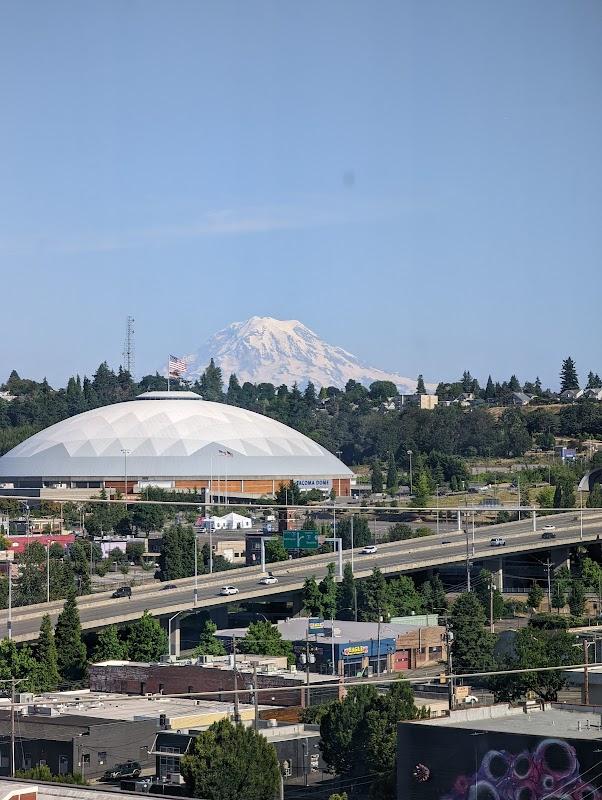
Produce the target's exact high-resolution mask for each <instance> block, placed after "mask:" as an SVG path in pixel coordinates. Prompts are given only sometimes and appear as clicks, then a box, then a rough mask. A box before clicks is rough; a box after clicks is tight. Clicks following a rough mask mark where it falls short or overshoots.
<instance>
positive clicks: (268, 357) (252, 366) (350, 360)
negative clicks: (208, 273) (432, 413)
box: [186, 317, 416, 392]
mask: <svg viewBox="0 0 602 800" xmlns="http://www.w3.org/2000/svg"><path fill="white" fill-rule="evenodd" d="M210 358H213V359H214V360H215V363H216V364H217V365H218V366H220V367H221V369H222V373H223V375H224V382H227V380H228V378H229V376H230V374H231V373H232V372H234V373H236V375H237V377H238V379H239V381H240V382H241V383H242V382H243V381H251V382H252V383H263V382H265V383H273V384H275V385H280V384H282V383H285V384H287V385H288V386H292V384H293V383H295V382H296V383H297V384H298V385H299V386H300V387H303V386H305V385H307V382H308V381H312V382H313V383H314V384H315V385H316V386H318V387H320V386H340V387H343V386H345V384H346V383H347V381H348V380H349V379H350V378H352V379H353V380H356V381H358V382H360V383H363V384H365V385H368V384H370V383H372V382H373V381H392V382H393V383H395V384H396V385H397V386H398V388H399V389H400V391H402V392H413V391H414V390H415V389H416V381H415V380H412V379H411V378H404V377H403V376H402V375H398V374H397V373H395V372H387V371H385V370H382V369H377V368H376V367H371V366H368V365H367V364H364V363H362V362H361V361H360V360H359V359H357V358H356V357H355V356H354V355H352V354H351V353H348V352H347V351H346V350H343V348H341V347H336V346H335V345H331V344H328V343H327V342H324V341H323V340H322V339H320V337H319V336H318V335H317V334H316V333H314V332H313V331H312V330H310V329H309V328H308V327H307V326H306V325H303V323H302V322H299V321H298V320H295V319H293V320H279V319H273V318H272V317H251V318H250V319H248V320H246V321H245V322H233V323H232V324H231V325H228V327H227V328H224V329H223V330H221V331H218V333H216V334H214V335H213V336H212V337H211V338H210V339H209V340H208V341H207V342H206V344H205V345H203V347H201V348H200V349H199V350H197V352H196V353H194V354H192V355H189V356H187V358H186V360H187V363H188V371H187V377H189V378H193V379H194V378H195V377H197V376H198V375H200V374H201V373H202V372H203V370H204V369H205V367H206V366H207V364H208V363H209V359H210Z"/></svg>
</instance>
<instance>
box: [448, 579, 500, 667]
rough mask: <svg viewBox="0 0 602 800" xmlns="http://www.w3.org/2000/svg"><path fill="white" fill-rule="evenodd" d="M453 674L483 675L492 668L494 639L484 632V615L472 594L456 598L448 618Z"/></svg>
mask: <svg viewBox="0 0 602 800" xmlns="http://www.w3.org/2000/svg"><path fill="white" fill-rule="evenodd" d="M450 627H451V629H452V631H453V634H454V638H453V645H452V654H453V664H454V671H455V672H459V673H461V672H485V671H487V670H491V669H493V667H494V664H495V661H494V658H493V645H494V641H495V637H494V635H493V634H491V633H489V631H487V630H485V612H484V610H483V606H482V605H481V603H480V602H479V600H478V598H477V596H476V595H475V594H473V593H472V592H464V594H461V595H459V597H458V598H457V600H456V601H455V603H454V605H453V606H452V612H451V617H450Z"/></svg>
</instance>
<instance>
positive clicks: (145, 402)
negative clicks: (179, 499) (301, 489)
mask: <svg viewBox="0 0 602 800" xmlns="http://www.w3.org/2000/svg"><path fill="white" fill-rule="evenodd" d="M124 451H127V475H128V477H131V478H132V479H135V478H142V479H145V480H147V479H161V478H163V479H166V478H197V477H203V478H205V477H210V476H211V475H213V476H214V477H216V476H218V475H221V476H225V475H226V474H227V475H228V477H231V478H251V477H252V478H257V477H265V478H276V477H287V478H288V477H290V478H294V477H327V478H332V477H341V478H348V477H350V476H351V474H352V473H351V471H350V470H349V469H348V468H347V467H346V466H345V465H344V464H343V463H342V462H341V461H339V459H338V458H336V457H335V456H333V455H332V453H329V452H328V451H327V450H325V449H324V448H323V447H321V446H320V445H319V444H317V443H316V442H314V441H312V440H311V439H309V438H308V437H307V436H304V435H303V434H302V433H299V432H298V431H295V430H293V429H292V428H289V427H288V426H286V425H283V424H282V423H280V422H277V421H276V420H273V419H270V418H269V417H265V416H263V415H261V414H256V413H255V412H253V411H247V410H246V409H242V408H236V407H234V406H229V405H226V404H224V403H212V402H209V401H206V400H202V398H201V397H200V396H199V395H196V394H194V393H193V392H149V393H146V394H145V395H141V396H140V397H139V398H137V399H136V400H130V401H128V402H125V403H115V404H114V405H110V406H103V407H101V408H96V409H93V410H91V411H86V412H84V413H83V414H78V415H76V416H74V417H70V418H69V419H66V420H63V421H62V422H58V423H57V424H56V425H51V426H50V427H49V428H46V429H45V430H43V431H40V432H39V433H36V434H34V435H33V436H30V437H29V439H26V440H25V441H24V442H21V444H19V445H17V446H16V447H14V448H13V449H12V450H10V451H9V452H8V453H6V454H5V455H4V456H2V457H1V458H0V477H3V478H20V477H38V476H39V477H44V478H77V477H82V478H123V475H124V471H125V468H126V464H125V456H126V453H125V452H124Z"/></svg>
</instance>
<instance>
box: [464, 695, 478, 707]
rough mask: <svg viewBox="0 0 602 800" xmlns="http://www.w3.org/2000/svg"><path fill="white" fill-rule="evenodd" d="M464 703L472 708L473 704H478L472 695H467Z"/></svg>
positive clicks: (475, 697) (476, 698)
mask: <svg viewBox="0 0 602 800" xmlns="http://www.w3.org/2000/svg"><path fill="white" fill-rule="evenodd" d="M464 702H465V703H466V705H467V706H474V704H475V703H478V702H479V698H478V697H477V696H476V695H474V694H469V695H467V696H466V697H465V698H464Z"/></svg>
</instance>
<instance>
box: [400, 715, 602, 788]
mask: <svg viewBox="0 0 602 800" xmlns="http://www.w3.org/2000/svg"><path fill="white" fill-rule="evenodd" d="M601 712H602V707H601V706H595V707H585V708H584V707H582V706H571V705H564V704H563V705H560V704H553V705H550V704H546V705H543V706H542V705H541V704H538V703H535V702H531V703H527V704H526V705H524V706H518V707H511V706H509V705H507V704H499V705H494V706H482V707H479V708H464V709H461V710H458V711H452V712H450V714H449V715H448V716H445V717H438V718H435V719H427V720H421V721H417V722H402V723H400V724H399V726H398V738H397V797H398V800H440V799H441V798H447V799H448V800H449V799H451V798H454V800H473V798H474V799H475V800H477V799H478V798H481V799H482V800H484V799H485V798H486V799H487V800H494V798H495V800H543V798H547V800H552V798H554V800H560V798H565V799H566V800H586V798H587V800H598V798H600V796H601V794H600V792H601V788H602V772H601V770H600V755H599V753H600V737H601V735H602V716H601Z"/></svg>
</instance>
